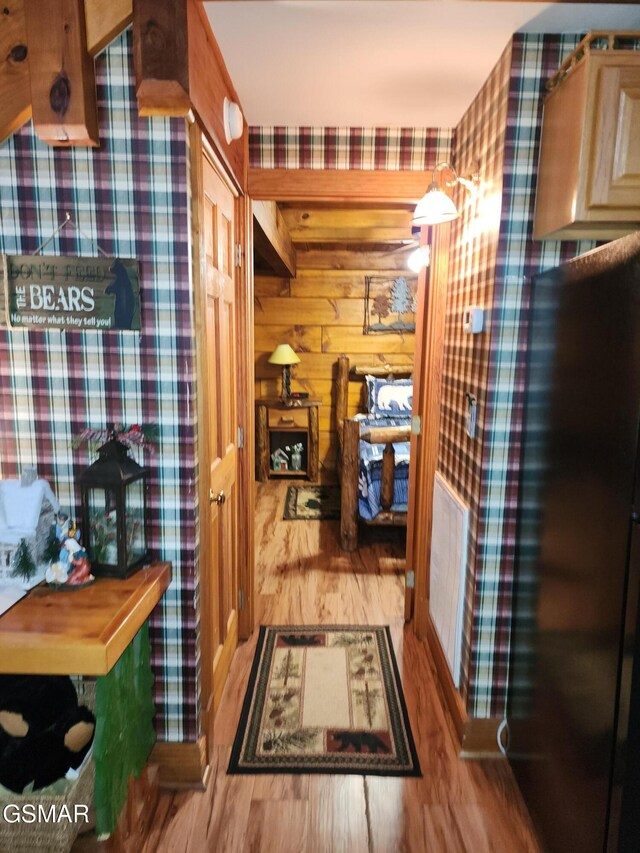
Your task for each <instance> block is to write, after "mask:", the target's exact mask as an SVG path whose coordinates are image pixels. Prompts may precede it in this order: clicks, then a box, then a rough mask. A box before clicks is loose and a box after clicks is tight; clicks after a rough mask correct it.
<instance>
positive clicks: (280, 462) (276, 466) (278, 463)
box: [271, 447, 289, 471]
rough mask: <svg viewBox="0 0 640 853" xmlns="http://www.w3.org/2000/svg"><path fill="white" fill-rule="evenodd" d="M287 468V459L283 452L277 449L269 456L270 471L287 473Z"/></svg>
mask: <svg viewBox="0 0 640 853" xmlns="http://www.w3.org/2000/svg"><path fill="white" fill-rule="evenodd" d="M288 468H289V457H288V456H287V454H286V453H285V452H284V450H283V449H282V448H281V447H279V448H278V449H277V450H274V452H273V453H272V454H271V470H272V471H287V470H288Z"/></svg>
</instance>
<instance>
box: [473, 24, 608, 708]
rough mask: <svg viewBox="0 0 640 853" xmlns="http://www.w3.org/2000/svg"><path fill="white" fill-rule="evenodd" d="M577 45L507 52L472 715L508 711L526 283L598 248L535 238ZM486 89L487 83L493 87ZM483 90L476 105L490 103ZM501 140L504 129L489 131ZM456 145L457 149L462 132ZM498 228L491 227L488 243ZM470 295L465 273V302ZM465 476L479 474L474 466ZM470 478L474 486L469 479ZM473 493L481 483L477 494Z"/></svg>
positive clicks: (534, 43) (535, 42)
mask: <svg viewBox="0 0 640 853" xmlns="http://www.w3.org/2000/svg"><path fill="white" fill-rule="evenodd" d="M579 40H580V36H578V35H575V36H573V35H571V36H556V35H539V34H517V35H516V36H514V38H513V41H512V46H511V51H510V53H511V67H510V71H509V72H508V86H509V88H508V105H507V115H506V136H504V163H503V171H504V178H503V189H502V199H501V211H499V216H500V232H499V239H498V251H497V258H496V264H495V271H494V276H493V277H494V283H493V300H492V302H487V303H486V304H487V305H492V306H493V308H492V313H491V335H490V340H489V345H490V349H489V353H488V362H487V366H488V376H487V377H486V383H485V388H486V389H487V393H486V402H485V411H484V412H483V413H481V418H480V419H481V421H482V423H483V437H482V460H481V466H480V467H481V479H480V484H479V489H478V491H477V492H475V501H477V504H476V505H477V512H478V518H477V540H476V543H475V547H476V553H475V560H474V564H473V607H472V610H471V611H470V610H469V608H467V614H466V616H467V630H466V632H465V634H466V640H467V644H466V646H467V647H466V648H465V652H466V663H467V665H468V669H467V668H465V674H466V681H465V692H466V694H467V704H468V709H469V713H470V715H471V716H475V717H487V716H500V715H502V714H503V713H504V711H505V703H506V691H507V681H508V658H509V640H510V636H509V633H510V623H511V611H512V585H513V570H514V553H515V547H516V515H517V512H516V511H517V505H518V501H519V495H518V488H519V475H520V467H521V451H522V441H521V437H522V422H523V405H524V371H525V358H526V341H527V322H528V300H529V288H528V285H529V282H530V279H531V276H532V275H534V274H535V273H536V272H539V271H541V270H544V269H548V268H549V267H553V266H556V265H557V264H558V263H561V262H562V261H564V260H568V259H569V258H571V257H574V256H575V255H577V254H580V253H581V252H583V251H586V250H587V249H590V248H592V247H593V246H594V245H595V244H594V243H593V242H590V241H582V242H580V243H578V242H559V241H537V242H534V241H533V238H532V233H533V212H534V204H535V187H536V178H537V160H538V149H539V141H540V132H541V123H542V103H543V94H544V84H545V82H546V80H547V79H548V78H549V77H550V76H551V75H552V74H553V72H554V71H555V70H556V69H557V68H558V66H559V65H560V64H561V62H562V60H563V59H564V57H565V56H566V55H567V54H568V53H570V52H571V50H573V48H574V47H575V45H576V44H577V43H578V41H579ZM489 83H490V81H489ZM489 83H488V84H487V86H485V87H484V89H483V91H482V92H481V93H480V95H479V97H480V98H481V99H483V100H488V101H490V100H492V99H493V95H492V91H493V87H491V86H490V85H489ZM493 127H494V130H493V131H491V130H489V129H488V128H487V129H486V132H489V133H493V132H495V133H497V134H498V135H499V136H500V137H502V136H503V134H504V133H505V131H504V129H502V128H500V127H497V126H496V125H495V123H494V124H493ZM458 139H459V144H460V145H461V146H462V139H461V134H460V129H459V130H458ZM494 227H495V225H494V222H493V221H491V222H490V223H488V224H487V228H488V230H489V231H490V234H491V236H492V239H493V235H494ZM474 287H475V272H473V271H471V272H470V275H469V278H468V281H467V288H468V289H469V290H468V294H469V301H473V300H472V299H471V296H472V293H473V289H474ZM459 368H460V369H461V370H462V372H465V371H466V368H465V366H464V365H463V364H462V363H460V362H459ZM461 464H462V467H463V468H464V469H465V471H467V469H468V468H469V467H471V468H472V471H473V472H475V470H476V468H475V465H476V464H477V459H474V460H473V465H472V466H469V465H468V464H467V463H466V461H464V460H463V461H462V463H461ZM466 476H472V474H470V473H467V474H466ZM474 487H477V483H476V484H474Z"/></svg>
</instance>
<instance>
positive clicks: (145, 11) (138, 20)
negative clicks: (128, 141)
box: [133, 0, 191, 116]
mask: <svg viewBox="0 0 640 853" xmlns="http://www.w3.org/2000/svg"><path fill="white" fill-rule="evenodd" d="M133 62H134V67H135V73H136V96H137V98H138V109H139V112H140V115H142V116H152V115H166V116H185V115H187V114H188V113H189V110H190V109H191V98H190V95H189V47H188V43H187V3H186V0H175V2H172V3H158V2H157V0H134V2H133Z"/></svg>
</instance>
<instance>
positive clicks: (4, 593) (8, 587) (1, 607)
mask: <svg viewBox="0 0 640 853" xmlns="http://www.w3.org/2000/svg"><path fill="white" fill-rule="evenodd" d="M26 594H27V590H26V589H23V588H22V587H21V586H19V585H18V584H2V585H0V616H2V614H3V613H5V612H6V611H7V610H8V609H9V608H10V607H13V605H14V604H15V603H16V601H20V599H21V598H23V597H24V596H25V595H26Z"/></svg>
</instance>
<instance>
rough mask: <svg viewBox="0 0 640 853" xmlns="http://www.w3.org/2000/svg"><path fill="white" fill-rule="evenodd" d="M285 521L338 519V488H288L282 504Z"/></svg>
mask: <svg viewBox="0 0 640 853" xmlns="http://www.w3.org/2000/svg"><path fill="white" fill-rule="evenodd" d="M284 518H285V519H286V520H287V521H298V520H300V521H317V520H319V519H320V520H329V519H336V518H340V489H339V487H338V486H289V488H288V489H287V497H286V499H285V502H284Z"/></svg>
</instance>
